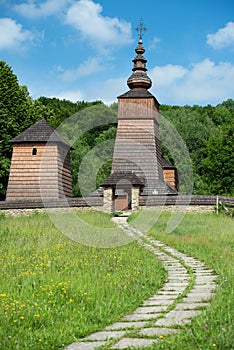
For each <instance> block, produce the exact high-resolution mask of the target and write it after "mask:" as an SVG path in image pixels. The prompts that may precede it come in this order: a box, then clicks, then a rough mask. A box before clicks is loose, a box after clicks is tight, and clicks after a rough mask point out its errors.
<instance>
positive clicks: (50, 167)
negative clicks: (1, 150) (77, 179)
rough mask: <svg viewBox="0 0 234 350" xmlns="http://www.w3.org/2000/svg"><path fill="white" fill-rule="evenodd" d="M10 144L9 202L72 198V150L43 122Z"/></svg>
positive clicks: (39, 122)
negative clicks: (11, 145) (70, 152)
mask: <svg viewBox="0 0 234 350" xmlns="http://www.w3.org/2000/svg"><path fill="white" fill-rule="evenodd" d="M10 142H11V143H13V152H12V160H11V168H10V176H9V180H8V187H7V195H6V200H7V201H9V200H10V201H12V200H28V199H30V200H41V199H45V200H50V199H52V200H54V199H59V198H64V197H72V181H71V171H70V155H69V151H70V149H71V146H70V145H69V144H68V143H67V142H66V141H65V140H64V139H63V138H62V137H61V136H60V135H59V134H58V133H57V132H56V131H55V130H54V129H53V128H52V127H51V126H50V125H49V124H48V123H47V121H46V120H45V119H44V118H43V119H41V120H39V121H38V122H36V123H35V124H34V125H32V126H31V127H29V128H28V129H26V130H25V131H23V132H22V133H21V134H20V135H18V136H16V137H15V138H14V139H12V140H11V141H10Z"/></svg>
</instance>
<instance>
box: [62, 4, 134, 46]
mask: <svg viewBox="0 0 234 350" xmlns="http://www.w3.org/2000/svg"><path fill="white" fill-rule="evenodd" d="M101 12H102V6H101V5H100V4H98V3H95V2H93V1H92V0H80V1H78V2H76V3H74V4H73V5H72V6H71V7H70V8H69V10H68V12H67V16H66V23H67V24H69V25H71V26H72V27H74V28H75V29H77V30H78V31H79V32H80V34H81V35H82V37H83V38H85V39H88V40H90V42H91V43H92V44H93V45H95V47H96V48H97V49H98V48H99V47H98V45H100V46H103V45H104V46H105V45H111V46H112V45H118V46H120V45H124V44H128V43H130V42H131V41H132V33H131V24H130V23H128V22H126V21H124V20H119V19H118V18H116V17H114V18H110V17H105V16H102V14H101ZM100 49H102V47H100Z"/></svg>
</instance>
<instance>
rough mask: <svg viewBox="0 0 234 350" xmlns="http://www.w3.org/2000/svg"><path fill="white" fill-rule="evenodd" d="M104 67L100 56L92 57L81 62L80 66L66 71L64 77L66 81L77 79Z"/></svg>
mask: <svg viewBox="0 0 234 350" xmlns="http://www.w3.org/2000/svg"><path fill="white" fill-rule="evenodd" d="M103 69H104V67H103V64H100V62H99V59H98V58H94V57H90V58H88V59H87V60H86V61H85V62H83V63H81V64H80V65H79V67H78V68H76V69H70V70H67V71H65V72H64V73H63V75H62V78H63V79H64V80H65V81H75V80H77V79H78V78H80V77H82V76H88V75H91V74H92V73H95V72H100V71H102V70H103Z"/></svg>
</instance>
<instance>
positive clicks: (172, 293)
mask: <svg viewBox="0 0 234 350" xmlns="http://www.w3.org/2000/svg"><path fill="white" fill-rule="evenodd" d="M183 291H184V289H183V290H182V292H183ZM179 294H181V291H167V290H161V291H160V292H158V295H159V296H160V297H161V296H163V295H165V296H168V295H170V296H175V297H176V296H178V295H179Z"/></svg>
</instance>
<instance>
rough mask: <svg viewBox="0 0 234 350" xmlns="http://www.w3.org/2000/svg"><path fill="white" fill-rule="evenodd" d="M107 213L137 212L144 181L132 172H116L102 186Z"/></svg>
mask: <svg viewBox="0 0 234 350" xmlns="http://www.w3.org/2000/svg"><path fill="white" fill-rule="evenodd" d="M101 187H103V208H104V210H105V211H106V212H109V213H114V212H116V211H125V210H137V209H138V207H139V196H140V190H141V188H142V187H144V184H143V181H142V180H141V179H139V178H138V177H137V176H136V175H135V174H134V173H132V172H121V171H119V172H114V173H112V174H111V175H110V176H109V177H108V178H107V179H106V180H105V181H104V182H103V183H102V185H101Z"/></svg>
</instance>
